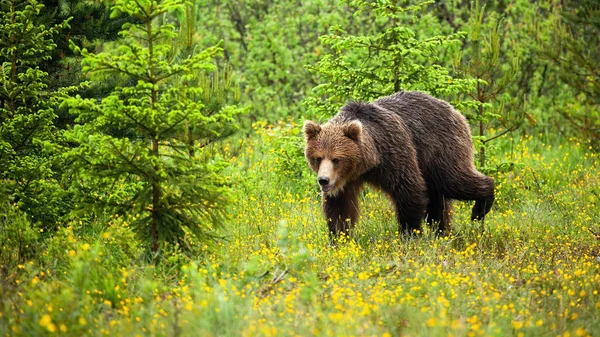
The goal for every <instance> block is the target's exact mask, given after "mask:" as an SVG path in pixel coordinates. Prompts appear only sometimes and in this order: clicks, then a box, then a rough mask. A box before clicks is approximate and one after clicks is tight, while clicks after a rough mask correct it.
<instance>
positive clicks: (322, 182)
mask: <svg viewBox="0 0 600 337" xmlns="http://www.w3.org/2000/svg"><path fill="white" fill-rule="evenodd" d="M317 180H318V181H319V185H321V186H325V185H327V184H329V178H328V177H318V178H317Z"/></svg>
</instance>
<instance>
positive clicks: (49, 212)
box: [0, 0, 68, 225]
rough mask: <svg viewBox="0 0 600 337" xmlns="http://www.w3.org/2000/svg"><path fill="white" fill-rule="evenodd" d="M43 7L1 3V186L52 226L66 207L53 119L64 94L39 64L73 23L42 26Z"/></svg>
mask: <svg viewBox="0 0 600 337" xmlns="http://www.w3.org/2000/svg"><path fill="white" fill-rule="evenodd" d="M43 8H44V6H43V5H42V4H39V3H38V2H37V1H35V0H1V1H0V10H1V12H0V63H1V67H0V168H2V170H1V171H0V179H1V181H0V184H1V185H3V186H4V189H6V190H7V191H8V193H7V195H8V197H9V199H10V201H11V202H12V203H14V204H16V205H18V206H19V207H20V208H21V209H23V210H24V211H26V212H27V213H28V214H29V215H30V216H32V217H33V220H34V221H41V222H42V223H44V224H46V225H49V224H51V223H52V222H54V221H55V220H56V217H57V216H58V215H59V214H60V213H61V209H62V205H61V198H60V194H61V189H60V187H59V186H58V183H57V180H56V179H55V174H54V169H53V164H54V162H55V159H56V158H55V155H54V147H55V144H56V137H57V133H56V130H55V128H54V125H53V121H54V119H55V118H56V115H55V113H54V108H55V107H56V106H57V105H58V102H59V100H60V98H61V97H63V96H64V92H63V91H52V90H50V89H49V88H48V81H49V80H48V74H47V73H46V72H45V71H43V70H41V69H40V67H39V64H40V63H42V62H44V61H47V60H49V59H50V58H51V53H52V51H53V50H54V49H55V47H56V44H55V43H54V41H53V37H54V36H55V35H56V34H57V33H58V32H59V31H60V30H61V29H63V28H65V27H68V24H67V22H63V23H61V24H58V25H55V26H53V27H51V28H46V27H45V26H44V25H42V24H39V23H38V20H39V16H40V13H41V12H42V10H43Z"/></svg>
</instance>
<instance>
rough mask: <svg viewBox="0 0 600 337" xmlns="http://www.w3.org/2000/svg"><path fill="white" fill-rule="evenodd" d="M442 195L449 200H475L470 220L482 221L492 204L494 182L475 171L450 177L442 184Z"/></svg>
mask: <svg viewBox="0 0 600 337" xmlns="http://www.w3.org/2000/svg"><path fill="white" fill-rule="evenodd" d="M442 193H443V194H444V196H446V197H447V198H450V199H457V200H475V206H473V210H472V212H471V220H482V221H483V219H484V218H485V215H486V214H487V213H488V212H489V211H490V209H491V208H492V205H493V204H494V180H493V179H492V178H490V177H488V176H485V175H483V174H481V173H479V172H477V171H472V172H469V173H468V174H467V175H463V176H460V177H450V178H449V179H448V180H447V181H444V183H443V184H442Z"/></svg>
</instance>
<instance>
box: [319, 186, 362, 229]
mask: <svg viewBox="0 0 600 337" xmlns="http://www.w3.org/2000/svg"><path fill="white" fill-rule="evenodd" d="M359 193H360V184H358V183H354V184H346V186H345V187H344V190H343V191H342V192H340V193H339V194H338V195H336V196H335V197H330V196H327V197H324V198H323V211H324V212H325V218H326V219H327V226H328V227H329V236H330V238H331V239H332V240H334V239H336V238H337V237H338V236H339V234H340V233H344V234H346V235H347V234H348V231H349V229H350V228H352V227H353V226H354V224H355V223H356V220H357V219H358V194H359Z"/></svg>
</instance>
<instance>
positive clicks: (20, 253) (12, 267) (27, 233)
mask: <svg viewBox="0 0 600 337" xmlns="http://www.w3.org/2000/svg"><path fill="white" fill-rule="evenodd" d="M39 239H40V231H39V229H37V228H34V227H33V226H32V225H31V224H30V223H29V221H28V219H27V216H26V214H24V213H23V212H22V211H20V210H19V209H18V208H16V207H15V206H13V205H9V204H8V203H5V202H3V203H2V204H1V205H0V265H1V266H2V267H0V279H2V281H0V296H2V297H4V296H8V295H9V294H11V290H12V285H14V282H15V280H16V279H18V275H19V269H18V268H19V266H20V265H23V264H24V263H25V262H26V261H28V260H29V259H31V258H33V257H35V256H36V253H37V249H36V248H37V243H38V242H39Z"/></svg>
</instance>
